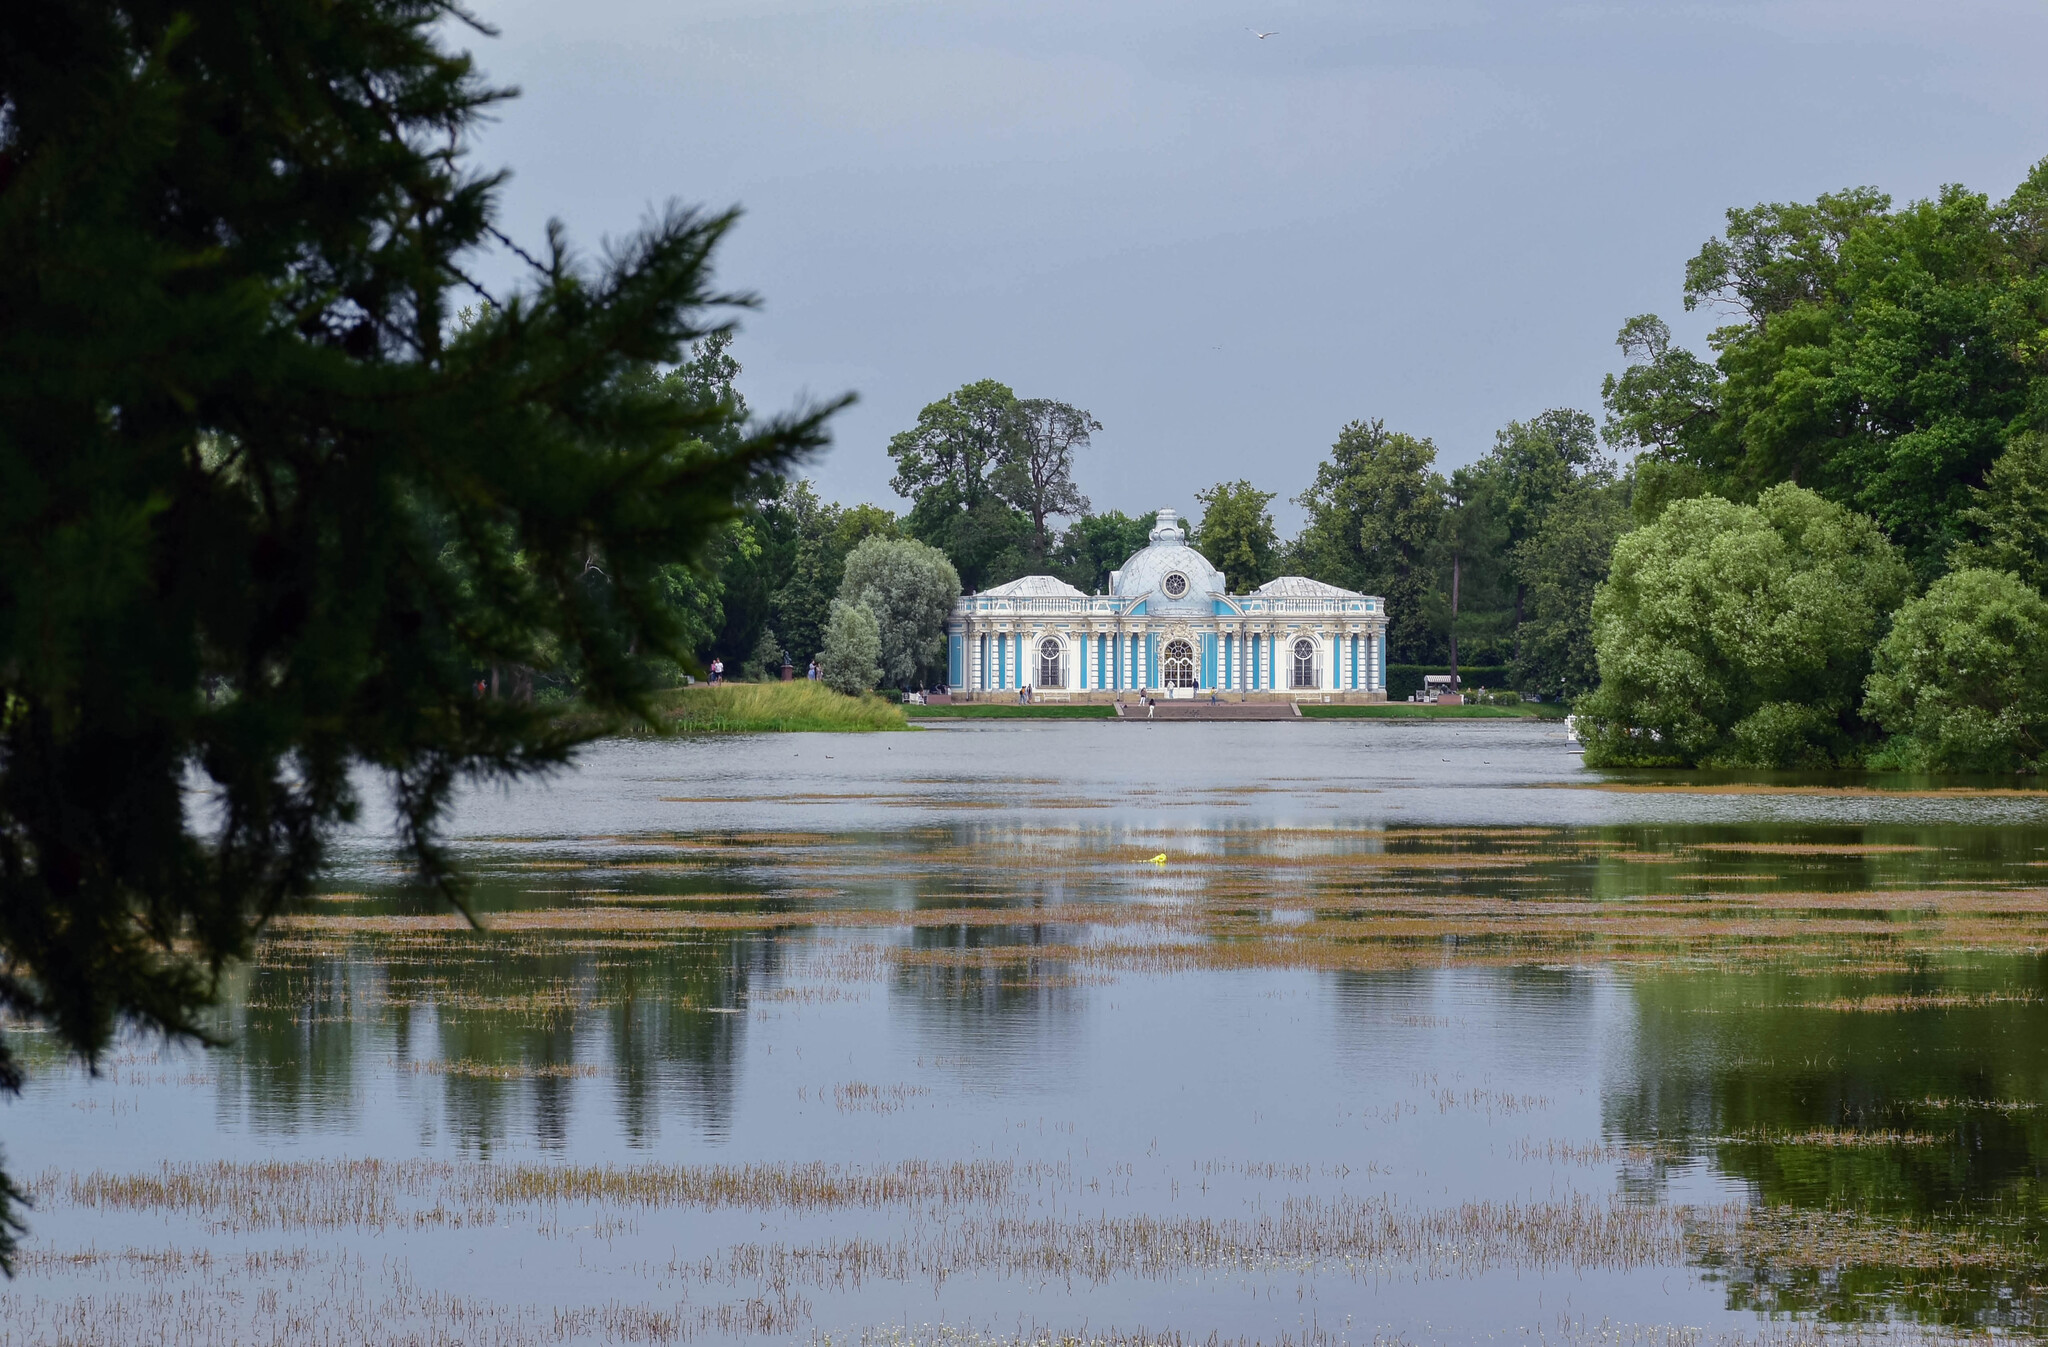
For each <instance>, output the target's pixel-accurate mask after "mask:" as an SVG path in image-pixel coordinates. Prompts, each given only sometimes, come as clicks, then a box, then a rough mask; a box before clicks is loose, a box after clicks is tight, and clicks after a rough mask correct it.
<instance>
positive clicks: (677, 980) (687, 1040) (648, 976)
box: [605, 932, 782, 1146]
mask: <svg viewBox="0 0 2048 1347" xmlns="http://www.w3.org/2000/svg"><path fill="white" fill-rule="evenodd" d="M657 953H658V954H659V957H658V958H657V959H653V960H647V961H644V962H643V961H641V960H637V959H636V960H632V961H629V962H626V963H623V964H621V965H619V966H618V967H615V968H613V969H612V970H611V972H612V974H613V976H614V978H615V979H616V980H615V981H614V982H613V983H612V984H611V985H610V986H609V987H608V988H607V997H606V1001H607V1009H606V1012H605V1014H606V1018H607V1023H608V1025H609V1027H610V1031H611V1049H612V1065H613V1067H614V1069H615V1070H616V1072H617V1090H618V1101H619V1117H620V1121H621V1123H622V1124H623V1126H624V1129H625V1132H626V1137H627V1139H628V1140H629V1141H631V1142H632V1143H633V1144H634V1145H636V1146H641V1145H646V1144H648V1143H650V1142H652V1141H653V1140H654V1139H655V1138H656V1137H657V1136H659V1135H660V1132H661V1110H660V1106H661V1103H662V1101H663V1097H664V1095H667V1096H669V1097H672V1098H673V1099H674V1101H675V1102H676V1103H678V1104H680V1105H681V1107H682V1109H683V1111H684V1112H685V1113H686V1114H687V1115H689V1117H690V1118H691V1120H692V1121H693V1122H694V1123H695V1124H696V1126H697V1127H698V1128H700V1129H701V1130H702V1131H703V1132H704V1133H705V1134H707V1135H709V1136H712V1137H719V1138H722V1137H724V1136H725V1135H726V1134H727V1133H728V1132H729V1131H730V1130H731V1127H732V1097H733V1090H734V1087H735V1084H736V1082H737V1074H738V1073H737V1067H738V1062H739V1056H740V1050H741V1047H742V1035H743V1033H744V1031H745V1028H746V1014H745V1011H746V1006H747V996H748V992H749V989H750V988H751V987H752V985H753V984H754V983H755V982H756V981H757V980H769V979H772V978H773V977H774V976H775V975H776V974H777V973H778V972H779V970H780V967H781V963H782V959H781V953H782V946H781V941H780V938H779V937H778V936H776V935H774V934H769V933H761V932H744V933H736V934H733V935H724V936H707V937H705V938H703V939H701V940H692V941H687V942H679V943H677V944H675V945H671V946H665V947H664V948H663V949H661V950H660V951H658V952H657ZM734 1009H737V1010H739V1011H740V1012H741V1013H739V1014H722V1013H719V1012H720V1011H721V1010H734Z"/></svg>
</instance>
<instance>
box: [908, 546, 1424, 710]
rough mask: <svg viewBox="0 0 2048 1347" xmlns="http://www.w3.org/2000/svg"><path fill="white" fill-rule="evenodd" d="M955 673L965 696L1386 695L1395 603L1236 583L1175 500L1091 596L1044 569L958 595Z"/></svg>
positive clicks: (1324, 589)
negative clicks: (1198, 545)
mask: <svg viewBox="0 0 2048 1347" xmlns="http://www.w3.org/2000/svg"><path fill="white" fill-rule="evenodd" d="M946 646H947V651H948V656H947V667H948V674H947V682H948V683H950V684H951V685H952V690H953V693H954V694H955V695H956V696H959V697H962V698H974V697H987V696H991V695H994V694H997V693H1001V692H1006V691H1007V692H1009V693H1011V694H1013V695H1014V694H1015V692H1016V691H1017V689H1018V688H1019V687H1021V686H1023V685H1025V684H1029V685H1030V686H1031V687H1032V689H1033V690H1034V693H1040V692H1045V693H1055V694H1058V693H1064V694H1066V695H1067V696H1069V697H1071V698H1072V699H1074V700H1079V701H1093V700H1097V699H1098V698H1100V699H1101V700H1109V699H1111V698H1113V697H1115V696H1116V695H1117V694H1119V693H1121V692H1131V693H1151V694H1153V695H1155V696H1166V697H1192V696H1195V695H1197V694H1202V693H1208V692H1211V691H1214V692H1215V693H1217V694H1219V695H1221V694H1226V693H1227V694H1231V696H1232V700H1236V699H1238V698H1239V697H1242V698H1244V699H1264V698H1268V697H1272V698H1289V697H1294V698H1301V697H1307V696H1314V697H1315V698H1316V699H1317V700H1322V699H1324V698H1325V697H1327V698H1329V699H1330V700H1334V701H1385V700H1386V696H1387V692H1386V688H1387V672H1386V670H1387V606H1386V601H1385V600H1383V599H1380V598H1377V597H1374V596H1372V595H1369V594H1355V593H1353V592H1352V591H1350V590H1348V589H1339V588H1337V587H1336V586H1335V585H1326V584H1323V583H1322V582H1320V581H1317V580H1309V579H1305V578H1303V577H1301V576H1298V575H1283V576H1281V577H1280V578H1279V579H1278V580H1273V581H1269V582H1268V583H1266V584H1263V585H1260V586H1259V587H1258V588H1257V589H1255V590H1253V591H1251V593H1249V594H1232V593H1230V592H1229V587H1228V585H1227V584H1226V583H1225V581H1224V577H1223V573H1222V572H1221V571H1219V570H1217V569H1216V568H1215V567H1214V566H1212V565H1210V564H1209V560H1208V558H1207V557H1204V556H1203V555H1202V554H1201V553H1200V552H1197V551H1196V550H1195V549H1194V548H1192V547H1189V546H1188V545H1187V535H1186V533H1184V532H1183V531H1182V530H1181V527H1180V523H1179V519H1178V517H1177V516H1176V514H1175V512H1174V511H1172V510H1161V511H1160V512H1159V518H1158V522H1157V524H1156V526H1155V527H1154V528H1153V530H1152V540H1151V542H1150V543H1148V544H1147V545H1146V546H1145V547H1144V548H1143V549H1142V550H1140V551H1139V552H1137V553H1136V554H1134V555H1133V556H1132V557H1131V559H1130V560H1128V561H1126V562H1125V563H1124V564H1123V569H1121V570H1118V571H1113V572H1111V574H1110V577H1109V593H1108V594H1106V595H1103V594H1098V595H1095V596H1093V597H1090V596H1089V595H1086V594H1083V593H1082V592H1081V591H1080V590H1078V589H1076V588H1074V587H1073V586H1072V585H1070V584H1068V583H1066V582H1065V581H1064V580H1057V579H1054V578H1053V577H1052V576H1050V575H1027V576H1025V577H1024V578H1023V579H1021V580H1012V581H1010V582H1009V583H1008V584H1006V585H998V586H996V587H995V588H994V589H990V590H986V591H984V592H982V593H980V594H969V595H966V596H964V597H963V598H961V600H960V601H959V603H957V604H955V605H954V608H953V615H952V617H951V618H950V619H949V620H948V621H947V623H946Z"/></svg>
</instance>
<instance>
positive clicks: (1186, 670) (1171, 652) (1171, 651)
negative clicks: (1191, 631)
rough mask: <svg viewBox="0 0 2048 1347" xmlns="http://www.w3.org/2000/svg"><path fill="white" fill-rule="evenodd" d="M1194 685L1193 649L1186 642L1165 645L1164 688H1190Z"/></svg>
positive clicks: (1173, 642) (1171, 642) (1169, 642)
mask: <svg viewBox="0 0 2048 1347" xmlns="http://www.w3.org/2000/svg"><path fill="white" fill-rule="evenodd" d="M1194 685H1195V648H1194V647H1193V646H1191V645H1189V644H1188V643H1187V642H1186V641H1168V642H1167V643H1166V686H1167V687H1170V688H1191V687H1193V686H1194Z"/></svg>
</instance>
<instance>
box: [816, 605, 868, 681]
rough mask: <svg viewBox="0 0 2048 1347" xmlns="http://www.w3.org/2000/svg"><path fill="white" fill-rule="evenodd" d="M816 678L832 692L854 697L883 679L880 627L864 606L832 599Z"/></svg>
mask: <svg viewBox="0 0 2048 1347" xmlns="http://www.w3.org/2000/svg"><path fill="white" fill-rule="evenodd" d="M818 676H819V677H820V678H821V679H822V680H824V683H825V686H826V687H828V688H831V689H832V690H833V691H834V692H843V693H845V694H846V695H847V696H849V697H857V696H859V695H860V694H861V693H863V692H872V691H874V688H875V684H877V683H879V682H880V681H881V680H882V625H881V623H880V622H879V621H878V620H877V619H876V617H875V612H874V609H872V608H869V607H868V606H867V605H866V604H864V603H847V602H846V601H845V600H843V599H834V600H832V609H831V612H830V614H829V615H828V616H827V617H826V619H825V649H824V652H823V653H822V654H821V655H820V656H819V657H818Z"/></svg>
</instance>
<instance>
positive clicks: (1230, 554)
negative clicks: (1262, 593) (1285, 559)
mask: <svg viewBox="0 0 2048 1347" xmlns="http://www.w3.org/2000/svg"><path fill="white" fill-rule="evenodd" d="M1274 494H1275V493H1273V492H1271V491H1261V490H1259V489H1258V488H1257V487H1255V486H1253V485H1252V484H1251V483H1250V482H1247V481H1244V480H1242V479H1240V480H1238V481H1235V482H1218V483H1217V484H1216V485H1214V486H1212V487H1210V488H1209V489H1208V490H1207V491H1197V492H1196V493H1195V499H1196V500H1198V501H1200V502H1201V503H1202V522H1201V525H1200V527H1198V528H1197V529H1196V530H1195V533H1196V537H1197V539H1198V540H1199V541H1198V543H1197V546H1198V548H1199V549H1200V551H1201V553H1202V555H1203V556H1205V557H1207V558H1209V562H1210V564H1211V565H1213V566H1215V567H1216V569H1217V570H1219V571H1222V572H1223V575H1224V578H1225V579H1226V580H1227V581H1228V582H1229V583H1230V584H1231V585H1232V586H1233V587H1234V588H1235V589H1236V590H1237V591H1238V592H1239V593H1243V592H1245V591H1247V590H1252V589H1257V588H1258V587H1259V586H1260V585H1263V584H1265V583H1266V582H1267V581H1268V580H1271V579H1272V578H1273V577H1274V576H1275V575H1278V574H1279V573H1280V572H1279V570H1278V568H1277V565H1276V563H1277V562H1278V560H1279V557H1280V535H1279V533H1278V532H1277V531H1276V530H1275V529H1274V527H1273V512H1272V511H1271V510H1270V509H1268V508H1267V507H1268V506H1270V505H1271V504H1272V503H1273V496H1274ZM1119 564H1121V563H1119Z"/></svg>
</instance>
